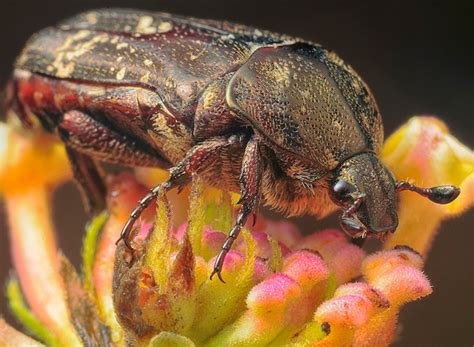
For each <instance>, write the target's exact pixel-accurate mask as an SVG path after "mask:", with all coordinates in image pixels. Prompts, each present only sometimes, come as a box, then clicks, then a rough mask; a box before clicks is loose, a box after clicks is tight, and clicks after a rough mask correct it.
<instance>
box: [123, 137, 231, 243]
mask: <svg viewBox="0 0 474 347" xmlns="http://www.w3.org/2000/svg"><path fill="white" fill-rule="evenodd" d="M236 144H237V142H236V138H235V137H230V138H227V137H215V138H213V139H209V140H207V141H204V142H202V143H200V144H197V145H196V146H194V147H193V148H191V149H190V150H189V151H188V153H187V154H186V156H185V157H184V159H183V160H182V161H181V162H179V163H178V164H177V165H176V166H175V167H173V168H171V169H170V170H169V171H170V178H169V179H168V180H167V181H166V182H164V183H161V184H160V185H158V186H156V187H154V188H153V189H151V190H150V192H149V193H148V194H147V195H145V196H144V197H143V198H142V199H141V200H140V201H138V204H137V206H136V207H135V209H134V210H133V211H132V213H131V214H130V217H129V218H128V221H127V223H126V224H125V226H124V227H123V229H122V231H121V233H120V238H119V239H118V240H117V242H116V244H117V243H118V242H120V241H121V240H123V241H124V243H125V245H126V246H127V247H128V248H130V249H133V248H132V246H131V242H130V238H131V233H132V228H133V225H134V224H135V222H136V220H137V219H138V218H139V217H140V215H141V213H142V212H143V210H145V209H146V208H147V207H148V205H150V203H151V202H152V201H153V200H154V199H155V198H156V197H157V196H158V195H159V194H160V193H161V192H162V191H163V192H166V191H168V190H170V189H172V188H175V187H182V186H183V185H185V184H186V183H187V182H188V181H189V180H190V178H191V177H192V175H193V174H199V173H201V172H203V171H204V170H205V169H208V168H210V167H212V163H213V162H214V161H217V160H219V158H220V157H219V155H220V152H221V150H223V149H225V148H228V147H231V146H235V145H236Z"/></svg>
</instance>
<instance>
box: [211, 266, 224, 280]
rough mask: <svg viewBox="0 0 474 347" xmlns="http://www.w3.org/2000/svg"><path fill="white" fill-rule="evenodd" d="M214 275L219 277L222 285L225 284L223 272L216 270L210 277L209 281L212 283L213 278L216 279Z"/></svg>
mask: <svg viewBox="0 0 474 347" xmlns="http://www.w3.org/2000/svg"><path fill="white" fill-rule="evenodd" d="M214 275H217V277H218V278H219V280H220V281H221V282H222V283H225V281H224V279H223V278H222V274H221V271H220V270H218V269H214V270H213V271H212V273H211V276H209V279H210V280H211V281H212V278H213V277H214Z"/></svg>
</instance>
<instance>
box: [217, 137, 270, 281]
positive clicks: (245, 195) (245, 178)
mask: <svg viewBox="0 0 474 347" xmlns="http://www.w3.org/2000/svg"><path fill="white" fill-rule="evenodd" d="M259 147H260V145H259V143H258V141H257V139H255V137H252V138H251V139H250V140H249V141H248V143H247V145H246V147H245V152H244V157H243V160H242V169H241V174H240V191H241V197H240V199H239V201H238V203H239V204H241V205H242V206H241V208H240V211H239V214H238V216H237V221H236V223H235V225H234V226H233V227H232V229H231V231H230V233H229V236H228V237H227V238H226V240H225V241H224V243H223V245H222V248H221V251H220V252H219V255H218V256H217V258H216V261H215V262H214V270H213V271H212V273H211V276H210V277H209V278H210V279H211V280H212V278H213V277H214V275H217V277H219V279H220V280H221V282H223V283H225V281H224V279H223V278H222V274H221V271H222V267H223V265H224V261H225V257H226V255H227V253H228V252H229V250H230V249H231V247H232V244H233V243H234V241H235V240H236V239H237V237H238V236H239V233H240V230H241V229H242V227H243V226H244V225H245V222H246V221H247V218H248V216H249V215H250V214H254V211H256V210H257V208H258V202H259V198H260V186H261V184H260V182H261V177H262V169H263V167H262V166H263V165H262V159H261V154H260V148H259ZM254 222H255V214H254Z"/></svg>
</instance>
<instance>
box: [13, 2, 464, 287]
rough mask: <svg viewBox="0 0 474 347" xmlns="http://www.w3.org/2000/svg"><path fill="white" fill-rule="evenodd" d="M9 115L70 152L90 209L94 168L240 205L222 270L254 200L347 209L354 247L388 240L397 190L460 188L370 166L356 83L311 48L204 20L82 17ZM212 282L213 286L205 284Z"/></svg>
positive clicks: (121, 13) (26, 57)
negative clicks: (135, 170) (146, 171)
mask: <svg viewBox="0 0 474 347" xmlns="http://www.w3.org/2000/svg"><path fill="white" fill-rule="evenodd" d="M10 86H11V89H10V90H11V91H12V93H10V94H11V98H10V100H9V105H10V107H11V108H12V109H13V110H15V111H16V113H17V114H18V115H19V117H20V118H21V119H22V120H23V122H24V123H25V124H26V125H28V124H30V123H31V122H32V119H33V118H32V117H31V115H32V114H33V115H35V116H36V118H37V119H38V120H39V122H40V123H41V124H42V126H43V127H44V128H45V129H48V130H50V131H55V132H57V133H58V134H59V135H60V136H61V138H62V140H63V141H64V143H65V145H66V148H67V152H68V155H69V159H70V161H71V164H72V167H73V169H74V174H75V178H76V180H77V182H78V183H79V185H80V187H81V188H82V191H83V193H84V197H85V198H86V201H87V203H88V206H89V208H90V209H91V210H92V211H98V210H100V209H102V208H103V207H104V196H105V188H104V185H103V183H102V180H101V177H100V173H99V170H98V167H97V164H96V161H104V162H111V163H118V164H123V165H131V166H152V167H153V166H156V167H162V168H170V169H169V170H170V173H171V175H170V178H169V180H168V181H166V182H165V183H163V184H161V185H159V186H157V187H155V188H153V189H152V190H151V191H150V193H149V194H148V195H146V196H145V197H144V198H143V199H142V200H140V201H139V202H138V206H137V207H136V208H135V210H134V211H133V212H132V213H131V216H130V219H129V220H128V222H127V223H126V225H125V226H124V228H123V230H122V236H121V239H122V240H123V241H124V242H125V243H126V244H127V245H128V246H129V247H131V245H130V237H131V236H130V234H131V230H132V228H133V225H134V223H135V221H136V219H137V218H138V217H139V216H140V214H141V212H142V211H143V209H144V208H146V207H147V206H148V205H149V204H150V203H151V201H152V200H153V199H154V198H156V196H157V195H158V194H159V193H160V191H167V190H169V189H172V188H174V187H179V186H182V185H184V184H187V183H188V182H189V180H190V178H191V176H192V175H193V174H198V175H201V176H203V177H204V178H205V179H206V180H207V182H208V183H209V184H211V185H214V186H217V187H220V188H223V189H226V190H230V191H237V192H239V191H240V193H241V198H240V201H239V203H240V205H241V208H240V210H239V214H238V216H237V220H236V222H235V224H234V227H233V228H232V230H231V231H230V234H229V236H228V238H227V240H226V241H225V243H224V245H223V247H222V251H221V253H220V254H219V256H218V257H217V260H216V263H215V267H214V271H213V274H212V275H214V274H217V275H218V276H219V278H220V279H221V280H222V277H221V273H220V272H221V269H222V264H223V261H224V258H225V256H226V254H227V252H228V250H229V249H230V248H231V246H232V243H233V242H234V240H235V239H236V238H237V236H238V234H239V231H240V229H241V228H242V226H243V225H244V224H245V222H246V220H247V217H248V216H249V215H250V214H252V213H255V212H256V210H257V208H258V205H259V202H260V200H261V201H262V202H263V203H265V204H266V205H268V206H270V207H272V208H273V209H276V210H278V211H280V212H282V213H284V214H286V215H302V214H306V213H308V214H312V215H315V216H317V217H323V216H326V215H327V214H329V213H331V212H333V211H334V210H336V209H337V208H342V210H343V213H342V218H341V224H342V227H343V229H344V230H345V231H346V232H347V233H348V234H349V235H350V236H352V237H361V238H365V237H366V236H370V235H376V236H381V235H385V234H386V233H387V232H393V231H394V230H395V229H396V227H397V224H398V220H397V214H396V211H397V200H398V199H397V192H398V191H401V190H407V189H408V190H412V191H415V192H417V193H419V194H421V195H423V196H426V197H428V198H430V199H431V200H432V201H434V202H436V203H448V202H450V201H452V200H454V199H455V198H456V197H457V196H458V194H459V189H458V188H456V187H454V186H440V187H434V188H428V189H423V188H418V187H415V186H413V185H411V184H409V183H407V182H397V181H396V180H395V178H394V177H393V175H392V174H391V173H390V171H389V170H388V169H387V168H386V167H385V166H384V165H383V164H382V163H381V161H380V160H379V159H378V158H377V154H378V153H379V152H380V149H381V146H382V142H383V128H382V120H381V117H380V114H379V111H378V109H377V105H376V103H375V100H374V98H373V97H372V94H371V93H370V91H369V89H368V88H367V86H366V85H365V83H364V82H363V81H362V79H361V78H360V77H359V76H358V75H357V74H356V72H355V71H354V70H352V69H351V68H350V67H349V66H348V65H346V64H345V63H344V62H343V61H342V60H341V59H340V58H339V57H338V56H337V55H336V54H335V53H333V52H331V51H328V50H327V49H325V48H323V47H321V46H320V45H318V44H314V43H310V42H305V41H303V40H300V39H296V38H291V37H287V36H283V35H278V34H274V33H271V32H267V31H261V30H258V29H254V28H250V27H246V26H242V25H238V24H232V23H228V22H218V21H212V20H200V19H193V18H183V17H179V16H174V15H169V14H164V13H152V12H142V11H131V10H97V11H92V12H87V13H83V14H80V15H78V16H76V17H74V18H72V19H69V20H66V21H64V22H62V23H60V24H59V25H57V26H56V27H51V28H47V29H44V30H42V31H40V32H39V33H38V34H36V35H34V36H33V37H32V38H31V39H30V41H29V42H28V44H27V45H26V47H25V49H24V50H23V52H22V53H21V55H20V56H19V58H18V60H17V62H16V65H15V71H14V75H13V78H12V81H11V85H10ZM212 275H211V277H212Z"/></svg>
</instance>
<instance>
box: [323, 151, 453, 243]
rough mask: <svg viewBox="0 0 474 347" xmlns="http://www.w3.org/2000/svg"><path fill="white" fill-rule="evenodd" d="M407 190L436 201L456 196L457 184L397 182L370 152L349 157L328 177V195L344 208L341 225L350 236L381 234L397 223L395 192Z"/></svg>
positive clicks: (363, 236)
mask: <svg viewBox="0 0 474 347" xmlns="http://www.w3.org/2000/svg"><path fill="white" fill-rule="evenodd" d="M403 190H410V191H413V192H415V193H418V194H420V195H421V196H424V197H426V198H428V199H430V200H431V201H433V202H435V203H437V204H447V203H450V202H451V201H453V200H454V199H456V198H457V197H458V195H459V193H460V190H459V188H457V187H455V186H451V185H446V186H437V187H432V188H420V187H417V186H415V185H413V184H410V183H408V182H396V181H395V179H394V177H393V175H392V174H391V172H390V171H389V170H388V169H387V168H386V167H385V166H384V165H383V164H382V163H381V162H380V161H379V160H378V159H377V157H376V156H375V155H374V154H372V153H362V154H358V155H356V156H354V157H351V158H349V159H348V160H346V161H345V162H343V163H342V164H341V165H340V166H339V167H338V168H337V169H336V172H335V175H334V178H333V179H332V180H331V185H330V196H331V198H332V199H333V201H334V202H335V203H336V204H337V205H339V206H341V207H342V208H343V213H342V217H341V226H342V228H343V229H344V231H345V232H346V233H347V234H349V235H350V236H351V237H362V238H365V237H366V236H370V235H373V236H377V237H383V236H384V235H386V233H387V232H389V231H390V232H394V231H395V229H396V228H397V226H398V216H397V213H396V211H397V206H396V205H397V201H398V199H397V193H398V192H400V191H403Z"/></svg>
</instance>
